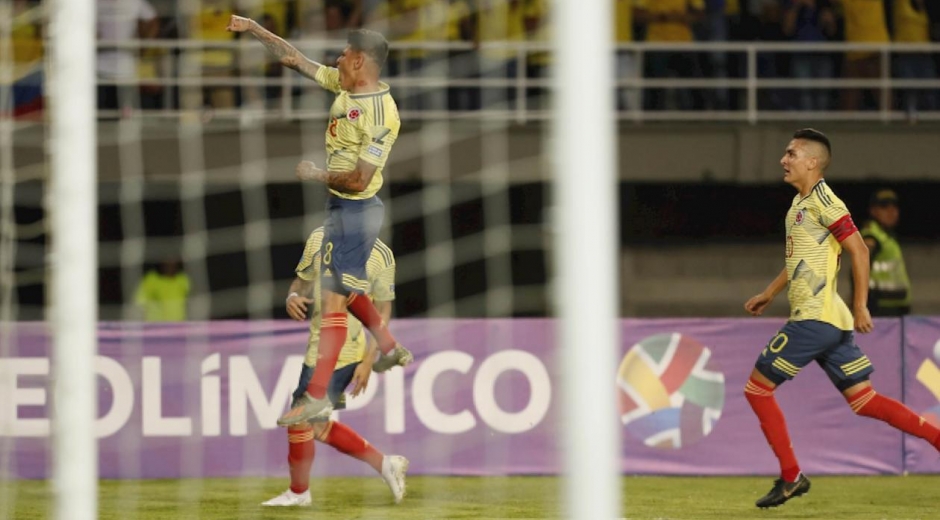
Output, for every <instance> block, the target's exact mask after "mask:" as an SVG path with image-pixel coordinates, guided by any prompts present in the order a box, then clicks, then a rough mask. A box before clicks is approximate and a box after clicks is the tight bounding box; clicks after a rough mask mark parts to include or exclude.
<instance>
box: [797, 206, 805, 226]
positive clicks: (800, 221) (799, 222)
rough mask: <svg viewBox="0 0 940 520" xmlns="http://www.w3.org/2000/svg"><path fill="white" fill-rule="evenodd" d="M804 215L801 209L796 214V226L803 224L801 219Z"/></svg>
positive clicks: (803, 210)
mask: <svg viewBox="0 0 940 520" xmlns="http://www.w3.org/2000/svg"><path fill="white" fill-rule="evenodd" d="M805 215H806V210H805V209H801V210H800V211H798V212H797V213H796V225H797V226H799V225H800V224H802V223H803V217H804V216H805Z"/></svg>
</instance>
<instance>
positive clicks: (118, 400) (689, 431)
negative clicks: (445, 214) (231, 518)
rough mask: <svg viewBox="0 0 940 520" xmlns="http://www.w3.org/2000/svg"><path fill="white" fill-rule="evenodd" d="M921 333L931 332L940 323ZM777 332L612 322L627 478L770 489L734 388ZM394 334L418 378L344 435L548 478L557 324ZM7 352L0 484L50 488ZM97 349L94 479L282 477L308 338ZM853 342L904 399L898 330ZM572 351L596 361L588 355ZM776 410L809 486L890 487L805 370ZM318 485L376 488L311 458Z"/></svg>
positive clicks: (111, 331)
mask: <svg viewBox="0 0 940 520" xmlns="http://www.w3.org/2000/svg"><path fill="white" fill-rule="evenodd" d="M925 323H931V324H933V325H932V326H933V327H934V329H933V330H934V331H936V330H937V325H936V324H937V323H940V322H937V321H934V322H925ZM782 325H783V322H782V320H779V319H749V320H732V319H726V320H722V319H702V320H694V319H692V320H690V319H675V320H673V319H659V320H632V319H631V320H624V321H623V322H622V331H621V332H622V351H621V357H622V360H621V362H620V364H619V366H616V367H603V366H598V367H597V377H602V378H605V379H607V380H609V381H610V384H611V390H612V391H616V392H617V395H618V399H619V410H612V411H611V413H613V414H616V415H617V416H618V417H620V419H621V422H622V424H623V429H622V446H623V450H622V457H621V460H622V465H621V466H622V468H623V471H624V473H643V474H712V475H716V474H773V473H776V472H777V467H776V462H775V460H774V458H773V455H772V453H771V451H770V449H769V447H768V446H767V444H766V442H765V440H764V438H763V436H762V434H761V431H760V427H759V425H758V422H757V420H756V418H755V417H754V415H753V413H752V412H751V410H750V408H749V407H748V405H747V402H746V401H745V399H744V397H743V388H744V384H745V382H746V380H747V377H748V375H749V373H750V372H751V369H752V367H753V363H754V360H755V359H756V357H757V355H758V354H759V353H760V351H761V350H762V349H763V348H764V346H765V345H766V344H767V342H768V340H769V339H770V338H771V337H773V335H774V334H775V332H776V330H777V329H778V328H779V327H780V326H782ZM925 326H926V325H925ZM393 330H394V332H395V334H396V336H397V337H398V338H399V340H401V341H402V343H404V344H406V345H408V346H409V347H410V348H411V349H412V350H413V352H414V353H415V355H416V362H415V363H414V364H412V365H410V366H409V367H407V370H401V369H394V370H392V371H390V372H388V373H386V374H383V375H373V376H372V379H371V381H370V384H369V386H368V389H367V391H366V392H365V394H364V395H362V396H359V397H357V398H354V399H350V400H349V409H348V410H345V411H342V412H339V413H338V414H337V419H338V420H341V421H342V422H344V423H346V424H348V425H349V426H351V427H352V428H353V429H355V430H356V431H358V432H359V433H360V434H361V435H362V436H363V437H365V438H366V439H367V440H369V442H371V443H372V444H373V445H375V446H376V447H377V448H378V449H380V450H381V451H383V452H385V453H388V454H391V453H400V454H403V455H405V456H407V457H408V458H409V459H411V471H410V472H411V473H413V474H448V475H500V474H556V473H559V472H560V470H561V466H560V464H561V459H562V457H561V453H560V449H561V448H560V446H561V445H560V434H561V425H562V423H561V421H562V418H561V417H560V416H559V414H558V401H559V397H560V396H559V394H558V392H559V389H560V376H561V374H560V369H561V367H559V366H558V362H557V358H556V350H557V347H558V346H557V345H556V344H555V341H554V322H553V321H551V320H523V319H519V320H508V319H505V320H504V319H494V320H398V321H396V322H395V323H394V324H393ZM4 337H7V338H12V340H13V344H12V348H11V349H4V351H5V352H8V353H9V354H8V356H7V357H4V358H0V436H3V437H8V438H7V439H3V444H5V445H6V446H11V445H12V448H11V449H12V457H11V458H10V459H9V460H8V462H7V464H8V467H7V468H0V473H2V472H3V471H4V470H10V472H11V473H12V475H13V476H14V477H18V478H45V477H46V476H48V468H49V462H50V453H49V442H48V441H49V439H48V436H49V421H48V417H49V412H50V404H51V403H50V400H51V392H50V388H51V376H50V374H49V369H50V363H49V359H48V356H49V354H50V343H49V337H48V333H47V331H46V329H45V327H44V325H43V324H39V323H19V324H16V325H15V326H14V328H13V331H12V333H10V334H7V335H6V336H4ZM933 337H936V335H934V336H933ZM99 338H100V341H99V358H98V361H97V372H98V389H99V409H98V417H99V419H98V421H97V428H98V435H99V438H100V442H99V450H100V462H101V465H100V474H101V476H102V477H105V478H178V477H203V476H219V477H229V476H285V475H286V474H287V461H286V458H287V434H286V432H285V431H283V430H281V429H278V428H276V426H275V420H276V418H277V417H278V415H280V413H281V412H283V410H284V409H285V408H286V406H287V403H288V400H289V397H290V393H291V392H292V391H293V390H294V388H295V387H296V384H297V378H298V375H299V370H300V366H301V362H302V356H303V351H304V348H305V345H306V340H307V330H306V326H305V325H304V324H297V323H295V322H288V321H257V322H241V321H226V322H211V323H200V322H191V323H185V324H165V325H155V324H154V325H150V324H148V325H139V324H136V325H135V324H126V323H125V324H102V325H101V326H100V328H99ZM858 340H859V344H860V346H861V347H862V348H863V349H864V350H865V351H866V353H867V354H868V356H869V357H870V358H871V360H872V362H873V363H874V365H875V367H876V372H875V374H874V376H873V381H874V382H875V385H876V387H877V388H878V390H879V392H881V393H883V394H885V395H889V396H892V397H897V398H900V397H901V386H902V384H901V356H900V350H901V349H900V345H901V326H900V322H899V321H896V320H879V321H877V322H876V331H875V332H874V333H873V334H868V335H864V336H860V337H859V338H858ZM934 341H935V340H934ZM931 347H932V344H931ZM578 348H580V349H583V351H584V355H586V356H590V355H591V350H592V346H591V345H589V344H585V345H579V346H578ZM778 396H779V399H780V404H781V407H782V408H783V409H784V412H785V413H786V414H787V419H788V422H789V425H790V430H791V434H792V437H793V444H794V447H795V448H796V452H797V455H798V456H799V457H800V461H801V463H802V465H803V467H804V469H806V470H807V472H810V473H812V474H823V473H843V474H874V473H900V472H901V471H902V458H903V455H902V437H901V435H900V434H899V433H897V432H896V431H895V430H893V429H891V428H890V427H887V426H885V425H883V424H880V423H878V422H875V421H871V420H870V419H863V418H859V417H856V416H855V415H854V414H853V413H852V412H851V410H850V409H849V407H848V406H847V405H846V403H845V401H844V399H843V398H842V396H841V395H840V393H839V392H838V391H837V390H836V389H835V388H834V387H833V386H832V384H831V383H830V382H829V381H828V379H827V378H826V376H825V374H824V373H823V372H822V370H821V369H820V368H819V367H817V366H815V365H811V366H808V367H806V368H805V369H804V370H803V371H802V372H801V373H800V374H799V375H798V376H797V378H796V379H795V381H793V382H790V383H787V384H786V385H784V386H783V387H782V388H781V389H780V390H779V391H778ZM931 403H933V405H936V399H934V400H933V401H931ZM592 405H593V404H592V403H589V402H585V403H584V406H592ZM925 406H926V405H925ZM583 427H584V429H585V430H586V431H587V432H590V429H591V428H592V426H591V425H583ZM915 440H916V439H915ZM9 441H12V442H9ZM908 445H909V446H910V445H911V441H910V440H908ZM925 453H926V452H925ZM908 463H909V464H911V459H910V457H909V458H908ZM314 474H316V475H372V474H373V473H372V470H371V469H370V468H368V467H367V466H365V465H364V464H362V463H361V462H359V461H356V460H353V459H350V458H349V457H346V456H343V455H341V454H339V453H337V452H335V451H334V450H333V449H332V448H330V447H328V446H324V445H320V446H318V448H317V455H316V461H315V463H314Z"/></svg>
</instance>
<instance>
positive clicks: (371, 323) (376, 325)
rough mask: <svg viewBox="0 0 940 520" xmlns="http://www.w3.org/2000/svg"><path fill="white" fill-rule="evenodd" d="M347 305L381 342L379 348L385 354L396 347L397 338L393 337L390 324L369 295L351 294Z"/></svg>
mask: <svg viewBox="0 0 940 520" xmlns="http://www.w3.org/2000/svg"><path fill="white" fill-rule="evenodd" d="M346 307H347V308H348V309H349V312H351V313H352V315H353V316H355V317H356V319H357V320H359V321H361V322H362V324H363V325H365V326H366V328H367V329H369V332H371V333H372V335H373V336H375V340H376V341H377V342H378V344H379V350H381V351H382V353H383V354H388V353H389V352H391V350H392V349H393V348H395V338H394V337H392V333H391V332H389V330H388V326H387V325H386V324H385V322H384V321H382V316H380V315H379V311H378V310H376V308H375V305H374V304H373V303H372V300H370V299H369V297H368V296H361V295H358V294H356V293H352V294H350V295H349V300H347V302H346Z"/></svg>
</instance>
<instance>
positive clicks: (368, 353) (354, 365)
mask: <svg viewBox="0 0 940 520" xmlns="http://www.w3.org/2000/svg"><path fill="white" fill-rule="evenodd" d="M322 243H323V228H322V227H320V228H317V229H315V230H314V231H313V233H311V234H310V236H309V238H307V244H306V246H305V247H304V253H303V256H302V257H301V258H300V262H299V263H298V264H297V267H296V268H295V269H294V271H295V272H296V274H297V277H296V278H295V279H294V281H293V283H291V286H290V294H289V295H288V296H287V314H288V315H289V316H290V317H291V318H293V319H295V320H297V321H304V320H306V319H307V309H308V306H310V305H311V304H312V307H313V309H312V311H313V312H312V314H311V316H310V338H309V340H308V341H307V355H306V356H305V357H304V365H303V368H302V369H301V371H300V383H299V384H298V386H297V390H295V391H294V401H296V400H297V399H300V398H301V396H303V395H304V392H306V391H307V384H308V383H309V382H310V377H311V375H312V374H313V371H314V368H313V367H314V365H315V364H316V363H317V359H318V353H319V345H320V328H321V326H326V324H325V323H323V322H322V321H321V319H322V317H321V313H320V302H319V300H318V299H317V298H316V296H317V294H318V293H319V291H320V280H321V278H320V264H321V255H320V247H321V245H322ZM366 271H367V277H368V281H369V287H370V288H371V290H370V294H367V295H362V296H360V297H361V298H368V297H369V296H371V297H373V298H375V305H376V308H377V309H378V311H379V314H380V315H382V317H383V318H384V319H385V321H386V322H387V321H388V320H390V319H391V315H392V300H394V299H395V256H394V255H393V254H392V250H391V249H389V247H388V246H387V245H385V244H384V243H383V242H382V241H381V240H376V242H375V245H374V246H373V247H372V251H371V254H370V256H369V260H368V264H367V267H366ZM376 350H377V349H376V346H375V342H374V341H369V342H368V346H367V342H366V334H365V333H364V332H363V330H362V324H361V323H359V321H357V320H356V319H351V320H349V327H348V331H347V336H346V338H345V344H344V345H343V348H342V350H341V351H340V354H339V361H338V362H337V365H336V366H337V367H338V368H337V369H336V370H335V371H334V372H333V377H332V378H330V383H329V388H328V389H327V396H329V398H330V401H331V402H332V403H333V406H334V408H335V409H337V410H341V409H343V408H345V407H346V395H345V393H344V392H345V390H346V387H348V386H349V385H350V383H351V384H352V385H353V388H352V392H351V393H352V395H354V396H355V395H359V393H360V392H362V391H363V390H365V388H366V385H368V384H369V376H370V375H371V373H372V362H373V360H374V359H375V355H376ZM314 439H316V440H318V441H320V442H322V443H324V444H329V445H330V446H332V447H334V448H336V449H337V450H339V451H340V452H342V453H345V454H346V455H349V456H350V457H354V458H356V459H359V460H361V461H363V462H365V463H366V464H368V465H370V466H372V468H373V469H374V470H375V471H377V472H378V473H379V474H380V475H381V476H382V479H383V480H385V483H386V484H388V487H389V489H391V490H392V495H393V496H394V497H395V503H396V504H397V503H399V502H401V499H402V498H403V497H404V496H405V473H406V472H407V471H408V459H406V458H405V457H402V456H400V455H387V456H386V455H383V454H382V452H380V451H379V450H377V449H375V448H374V447H373V446H372V445H371V444H369V442H368V441H366V440H365V439H363V438H362V437H360V436H359V434H358V433H356V432H355V431H354V430H353V429H352V428H350V427H349V426H346V425H345V424H342V423H340V422H336V421H329V422H311V423H302V424H297V425H294V426H291V427H289V428H288V429H287V442H288V455H287V462H288V465H289V466H290V488H289V489H288V490H287V491H285V492H283V493H281V494H280V495H278V496H276V497H274V498H272V499H271V500H268V501H267V502H264V503H262V504H261V505H263V506H309V505H310V503H311V499H310V492H309V489H310V467H311V466H312V465H313V458H314V454H315V452H316V446H315V444H314Z"/></svg>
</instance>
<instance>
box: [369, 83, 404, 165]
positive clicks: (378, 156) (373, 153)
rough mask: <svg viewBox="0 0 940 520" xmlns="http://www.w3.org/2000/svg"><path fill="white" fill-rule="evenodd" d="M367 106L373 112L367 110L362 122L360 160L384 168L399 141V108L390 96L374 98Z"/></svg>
mask: <svg viewBox="0 0 940 520" xmlns="http://www.w3.org/2000/svg"><path fill="white" fill-rule="evenodd" d="M366 104H367V106H368V105H371V107H370V108H371V109H372V110H368V108H367V110H366V111H365V113H364V115H363V117H362V121H361V122H360V127H359V131H360V134H359V135H360V145H359V159H360V160H362V161H365V162H367V163H369V164H371V165H373V166H377V167H379V168H382V167H384V166H385V163H386V162H388V155H389V153H390V152H391V151H392V145H393V144H395V141H396V140H398V130H399V127H400V126H401V122H400V121H399V119H398V107H396V106H395V102H394V101H393V100H392V97H391V96H389V95H384V96H376V97H373V98H372V100H371V102H369V101H367V102H366Z"/></svg>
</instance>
